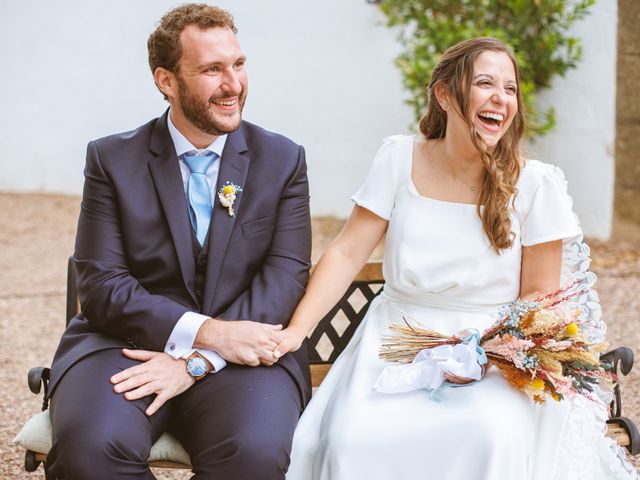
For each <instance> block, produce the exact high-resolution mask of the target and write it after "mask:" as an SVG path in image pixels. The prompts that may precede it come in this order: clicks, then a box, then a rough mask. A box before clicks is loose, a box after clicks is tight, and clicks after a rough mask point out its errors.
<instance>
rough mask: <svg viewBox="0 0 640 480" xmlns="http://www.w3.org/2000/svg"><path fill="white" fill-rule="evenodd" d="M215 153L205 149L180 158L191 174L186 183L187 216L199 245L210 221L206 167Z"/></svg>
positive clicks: (209, 198)
mask: <svg viewBox="0 0 640 480" xmlns="http://www.w3.org/2000/svg"><path fill="white" fill-rule="evenodd" d="M216 157H217V155H216V154H215V153H213V152H209V151H207V152H206V153H205V154H204V155H198V156H196V155H193V154H190V153H185V154H184V155H183V156H182V160H184V163H186V164H187V166H188V167H189V170H190V171H191V175H189V184H188V185H187V197H188V198H189V218H190V219H191V225H192V226H193V229H194V230H195V232H196V238H197V239H198V242H199V243H200V245H204V240H205V238H207V231H208V230H209V223H211V190H209V184H208V183H207V175H206V173H207V169H208V168H209V166H210V165H211V164H212V163H213V161H214V160H215V159H216Z"/></svg>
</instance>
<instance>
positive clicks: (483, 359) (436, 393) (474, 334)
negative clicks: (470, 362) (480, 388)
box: [429, 328, 488, 402]
mask: <svg viewBox="0 0 640 480" xmlns="http://www.w3.org/2000/svg"><path fill="white" fill-rule="evenodd" d="M467 331H468V332H470V334H469V335H467V336H466V337H458V338H460V341H461V343H464V344H469V342H471V340H472V339H474V338H475V339H476V354H477V355H478V364H480V365H486V364H487V361H488V359H487V354H486V353H485V351H484V348H482V347H481V346H480V332H479V331H478V330H476V329H475V328H468V329H467ZM483 371H484V368H483ZM476 382H479V380H474V381H473V382H469V383H462V384H460V383H451V382H449V381H448V380H445V381H444V382H443V383H442V385H440V386H439V387H438V388H436V389H435V390H430V391H429V398H431V400H433V401H434V402H440V401H441V400H442V395H441V394H442V391H443V390H444V389H445V388H457V387H468V386H469V385H473V384H474V383H476Z"/></svg>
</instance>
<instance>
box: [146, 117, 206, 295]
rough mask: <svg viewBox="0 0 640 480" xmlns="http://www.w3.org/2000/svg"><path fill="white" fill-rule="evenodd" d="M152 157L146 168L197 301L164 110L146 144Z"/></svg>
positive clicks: (186, 219)
mask: <svg viewBox="0 0 640 480" xmlns="http://www.w3.org/2000/svg"><path fill="white" fill-rule="evenodd" d="M149 150H151V152H152V154H154V157H155V158H153V159H152V160H151V162H149V170H150V172H151V176H152V178H153V181H154V183H155V186H156V191H157V193H158V197H159V198H160V203H161V205H162V208H163V210H164V213H165V216H166V218H167V222H168V223H169V230H170V231H171V236H172V237H173V244H174V246H175V249H176V254H177V257H178V262H179V264H180V271H181V272H182V277H183V280H184V283H185V285H186V287H187V290H188V291H189V294H190V295H191V297H192V298H193V300H194V302H196V303H197V300H196V295H195V270H196V265H195V258H194V255H193V245H192V239H191V225H190V223H189V214H188V206H187V200H186V197H185V193H184V186H183V184H182V175H181V173H180V165H179V164H178V157H177V156H176V151H175V148H174V146H173V142H172V141H171V137H170V136H169V131H168V129H167V113H166V112H165V114H164V115H163V116H162V117H160V118H159V119H158V121H157V122H156V124H155V126H154V128H153V132H152V133H151V142H150V144H149Z"/></svg>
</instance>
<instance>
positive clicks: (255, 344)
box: [193, 318, 282, 367]
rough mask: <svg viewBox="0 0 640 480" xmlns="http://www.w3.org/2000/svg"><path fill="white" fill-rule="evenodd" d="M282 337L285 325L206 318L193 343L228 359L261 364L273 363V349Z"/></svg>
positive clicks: (235, 361) (256, 364)
mask: <svg viewBox="0 0 640 480" xmlns="http://www.w3.org/2000/svg"><path fill="white" fill-rule="evenodd" d="M281 339H282V325H270V324H267V323H260V322H252V321H249V320H235V321H225V320H216V319H213V318H210V319H208V320H206V321H205V322H204V323H203V324H202V326H201V327H200V329H199V330H198V334H197V335H196V339H195V341H194V342H193V346H194V348H206V349H209V350H213V351H214V352H216V353H217V354H218V355H220V356H221V357H222V358H224V359H225V360H227V361H229V362H232V363H238V364H240V365H249V366H252V367H257V366H259V365H273V364H274V363H275V361H276V359H275V358H274V357H273V350H274V349H275V348H276V346H277V345H278V343H280V340H281Z"/></svg>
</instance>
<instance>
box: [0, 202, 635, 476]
mask: <svg viewBox="0 0 640 480" xmlns="http://www.w3.org/2000/svg"><path fill="white" fill-rule="evenodd" d="M78 209H79V198H77V197H70V196H63V195H44V194H10V193H0V211H1V212H4V213H2V215H1V216H0V345H2V346H3V347H2V350H0V365H1V366H2V368H1V369H0V384H1V385H2V386H3V388H2V389H1V390H0V478H2V479H4V478H7V479H9V478H12V479H29V478H41V477H42V475H41V471H40V473H37V474H31V475H29V474H26V473H25V472H24V471H23V466H22V465H23V452H22V451H21V450H20V449H19V448H17V447H16V446H14V445H13V444H12V443H11V439H12V438H13V437H14V436H15V434H16V433H17V432H18V430H19V429H20V427H21V426H22V424H23V423H24V422H25V421H26V420H27V418H29V416H31V415H32V414H34V413H36V412H37V411H38V410H39V408H40V399H39V398H37V397H36V396H35V395H33V394H31V392H30V391H29V389H28V388H27V385H26V373H27V371H28V370H29V368H31V367H33V366H37V365H49V363H50V361H51V358H52V356H53V353H54V350H55V348H56V345H57V343H58V339H59V338H60V335H61V334H62V330H63V326H64V308H65V306H64V305H65V285H66V284H65V275H66V262H67V257H68V255H69V254H70V253H71V252H72V250H73V241H74V235H75V226H76V218H77V215H78ZM341 225H342V222H341V221H339V220H336V219H332V218H318V219H315V220H314V225H313V227H314V237H313V238H314V244H313V248H314V253H313V257H314V259H316V260H317V258H318V257H319V255H320V253H321V252H322V250H323V249H324V248H325V247H326V245H327V243H328V242H329V241H330V240H331V238H333V237H334V236H335V235H336V234H337V232H338V231H339V230H340V228H341ZM590 243H591V247H592V256H593V269H594V271H595V272H596V273H597V274H598V277H599V282H598V285H597V286H598V292H599V294H600V300H601V302H602V309H603V312H604V315H605V318H606V320H607V323H608V325H609V341H610V343H611V345H613V346H619V345H625V346H628V347H631V348H632V349H633V350H634V351H635V352H636V353H639V352H640V328H638V327H639V326H640V324H639V322H638V319H639V318H640V295H638V292H636V289H637V288H638V287H639V286H640V283H639V280H640V243H634V242H628V241H626V242H625V241H616V242H607V243H603V242H595V241H594V242H590ZM380 254H381V252H380V249H378V250H377V251H376V253H375V255H376V256H378V257H379V256H380ZM634 292H636V293H634ZM623 385H624V386H623V389H624V393H623V395H624V396H623V398H624V400H623V404H624V413H625V415H626V416H628V417H631V418H632V419H634V420H635V421H636V423H638V424H640V367H638V366H636V368H635V369H634V371H632V373H631V374H630V375H629V377H626V378H624V379H623ZM634 462H635V464H636V466H638V467H640V456H638V458H636V459H635V460H634ZM188 477H189V475H188V473H187V472H167V471H163V472H158V478H163V479H182V478H188Z"/></svg>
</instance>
